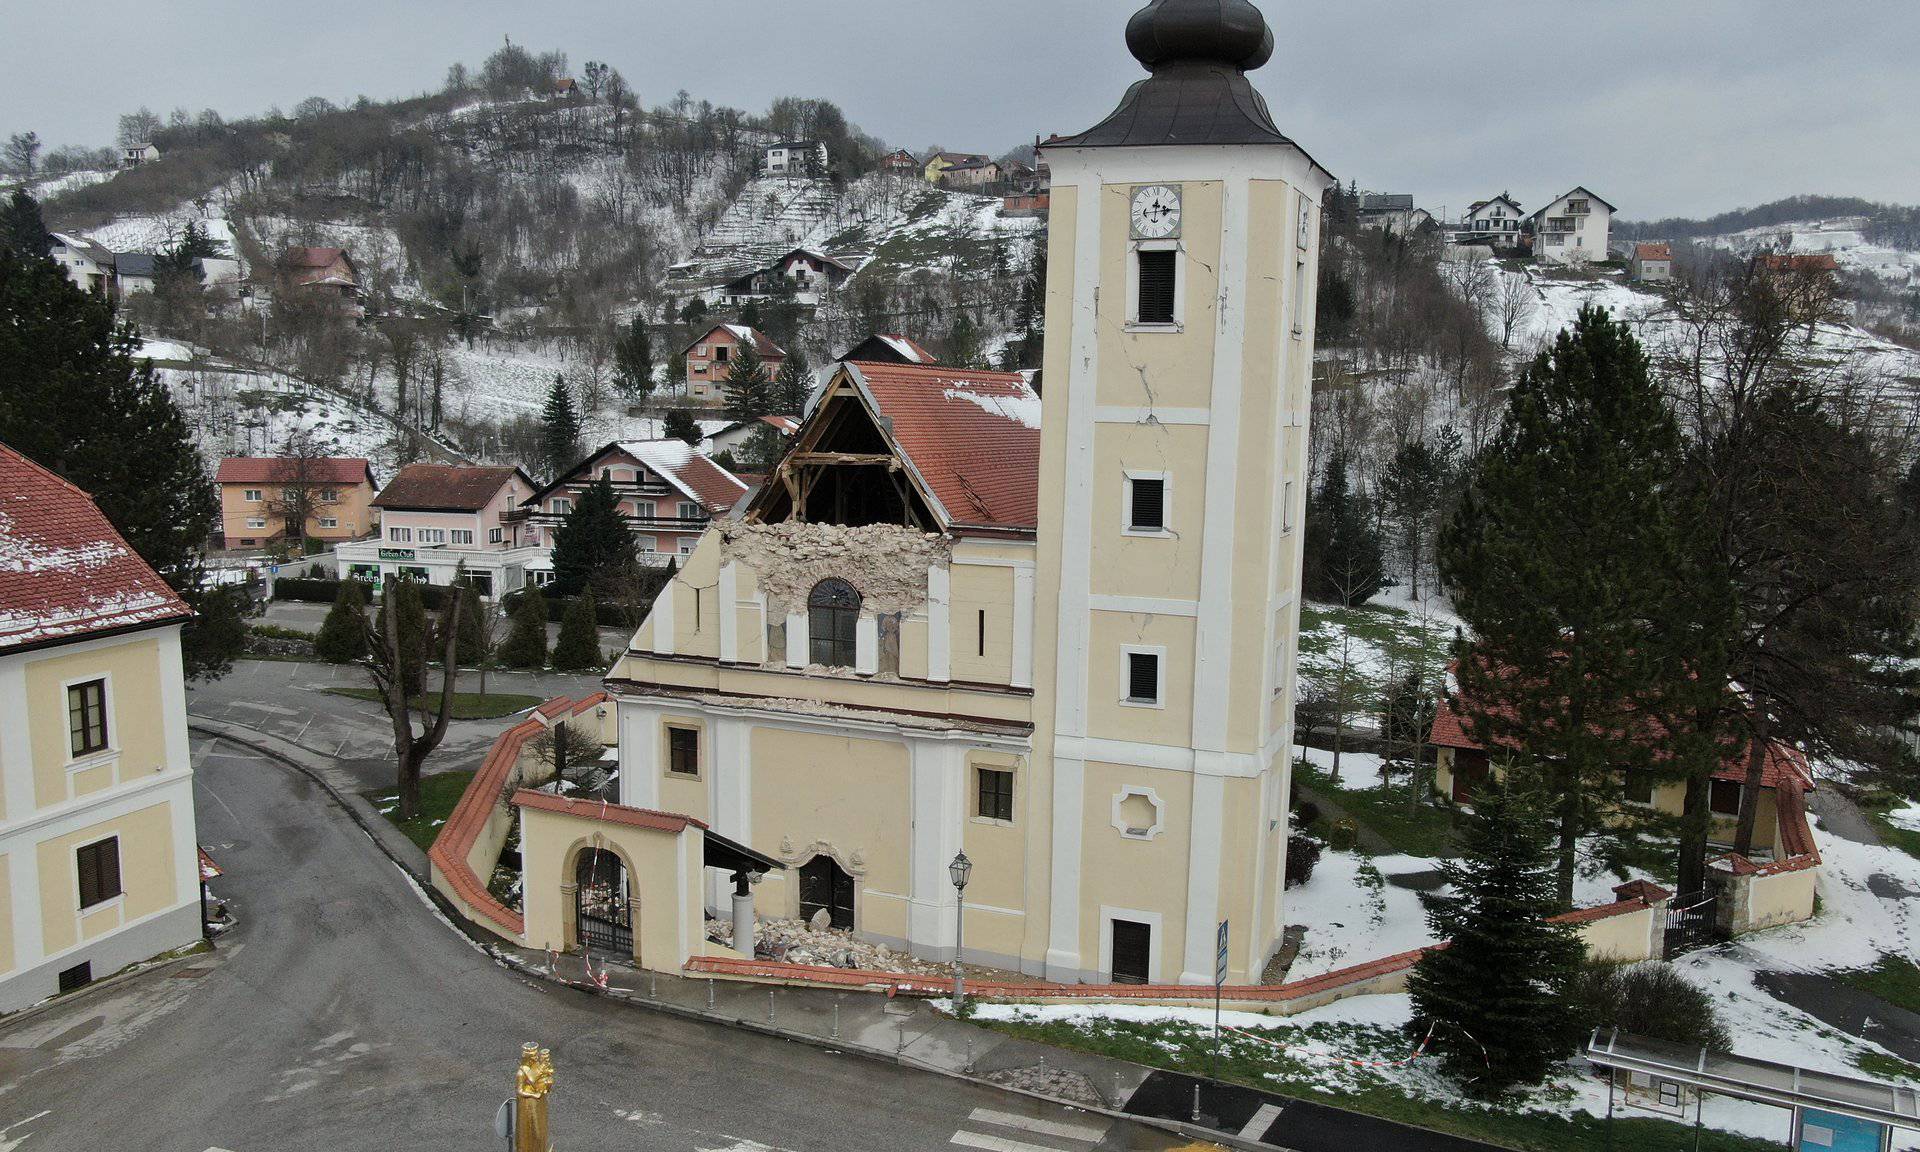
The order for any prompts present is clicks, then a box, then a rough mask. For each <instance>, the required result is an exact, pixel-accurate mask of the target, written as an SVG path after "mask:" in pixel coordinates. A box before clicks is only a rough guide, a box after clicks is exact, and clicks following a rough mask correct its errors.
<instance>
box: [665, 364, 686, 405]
mask: <svg viewBox="0 0 1920 1152" xmlns="http://www.w3.org/2000/svg"><path fill="white" fill-rule="evenodd" d="M686 391H687V358H686V357H685V356H684V355H682V356H669V357H667V395H669V396H683V395H685V394H686Z"/></svg>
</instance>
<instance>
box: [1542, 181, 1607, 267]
mask: <svg viewBox="0 0 1920 1152" xmlns="http://www.w3.org/2000/svg"><path fill="white" fill-rule="evenodd" d="M1613 213H1614V207H1613V205H1611V204H1609V203H1607V202H1606V201H1605V200H1602V199H1600V197H1598V196H1595V195H1594V194H1593V193H1591V192H1589V191H1587V190H1586V189H1585V188H1574V189H1573V190H1572V191H1569V192H1566V193H1563V194H1562V195H1560V196H1558V197H1556V198H1555V199H1554V200H1552V201H1550V202H1549V203H1548V204H1547V206H1546V207H1544V208H1542V209H1540V210H1539V211H1538V212H1535V213H1534V214H1533V215H1532V216H1530V217H1528V219H1530V220H1532V221H1533V255H1534V259H1536V260H1538V261H1540V262H1541V263H1542V264H1585V263H1588V262H1590V261H1594V260H1605V259H1606V258H1607V244H1608V241H1609V240H1610V239H1611V238H1612V235H1613Z"/></svg>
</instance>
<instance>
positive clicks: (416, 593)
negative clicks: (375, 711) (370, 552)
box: [346, 579, 429, 700]
mask: <svg viewBox="0 0 1920 1152" xmlns="http://www.w3.org/2000/svg"><path fill="white" fill-rule="evenodd" d="M346 583H349V584H351V583H353V581H351V580H348V581H346ZM387 590H388V592H389V593H390V594H389V595H387V596H383V597H381V599H380V609H379V611H378V612H376V613H375V614H374V622H373V631H372V632H371V633H370V634H369V635H368V636H367V646H368V648H369V650H373V651H379V650H382V649H376V648H374V645H376V644H377V645H382V646H384V644H385V637H386V634H387V613H388V612H395V613H397V614H398V615H399V624H400V681H401V683H402V684H403V685H405V687H406V692H407V699H409V700H411V699H413V698H414V697H416V696H418V695H420V694H421V692H422V691H424V690H425V688H426V670H427V645H428V641H429V634H428V631H427V608H426V603H425V600H424V598H423V597H422V595H421V592H420V583H419V581H417V580H406V579H402V580H389V581H388V582H387Z"/></svg>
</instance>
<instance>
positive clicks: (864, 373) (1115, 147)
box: [524, 0, 1333, 984]
mask: <svg viewBox="0 0 1920 1152" xmlns="http://www.w3.org/2000/svg"><path fill="white" fill-rule="evenodd" d="M1128 42H1129V45H1130V46H1131V47H1132V48H1133V50H1134V54H1135V55H1136V56H1137V57H1138V58H1139V59H1140V60H1141V61H1142V63H1144V64H1145V65H1146V66H1147V67H1148V68H1149V69H1150V70H1151V71H1152V73H1153V75H1152V76H1151V77H1150V78H1149V79H1146V80H1143V81H1141V82H1140V83H1139V84H1137V85H1135V86H1134V87H1133V88H1132V89H1130V90H1129V91H1128V93H1127V95H1126V97H1125V98H1124V100H1123V101H1122V103H1121V105H1120V107H1119V108H1118V109H1116V111H1115V112H1114V113H1113V114H1112V115H1111V116H1110V117H1108V118H1107V119H1106V120H1105V121H1103V122H1102V123H1100V124H1099V125H1096V126H1095V127H1094V128H1092V129H1090V130H1088V131H1086V132H1083V133H1080V134H1078V135H1076V136H1071V137H1066V138H1055V139H1054V140H1052V141H1050V142H1049V143H1048V144H1046V145H1045V146H1044V149H1043V154H1044V155H1043V158H1044V159H1045V161H1046V162H1047V163H1048V165H1049V166H1050V168H1051V171H1052V176H1053V206H1052V220H1051V226H1050V230H1049V240H1048V243H1049V249H1048V253H1047V268H1048V282H1047V290H1046V307H1047V325H1046V333H1047V334H1046V350H1045V357H1044V366H1045V380H1046V385H1047V386H1046V389H1045V398H1044V401H1042V400H1041V399H1040V398H1038V397H1036V396H1035V395H1034V393H1033V391H1032V390H1031V389H1030V388H1029V387H1028V385H1027V383H1026V381H1025V379H1024V378H1023V377H1021V376H1020V375H1019V374H1010V373H996V372H975V371H966V370H960V369H951V368H943V367H940V366H937V365H920V364H879V363H867V362H848V363H843V364H841V365H840V366H838V367H837V368H836V369H835V371H834V372H833V373H832V374H831V375H830V376H829V378H828V381H827V383H826V385H825V386H824V387H823V388H822V390H821V391H820V393H819V394H818V396H817V398H816V400H815V403H814V407H813V409H812V410H811V412H809V413H808V415H807V418H806V420H805V422H804V423H803V425H802V426H801V428H800V430H799V432H798V433H797V434H796V437H795V441H794V444H793V447H792V448H791V450H790V451H789V453H788V455H787V456H786V458H785V459H784V460H783V461H782V462H781V464H780V465H779V466H778V468H777V469H776V470H775V471H774V473H773V474H772V475H771V476H770V477H769V478H768V480H767V482H766V484H765V485H764V486H763V487H762V489H761V490H760V492H759V493H758V494H757V495H756V496H755V497H754V499H753V500H752V502H751V503H750V504H749V506H748V507H747V509H746V511H745V513H744V515H742V516H741V517H740V518H737V519H732V520H728V521H724V522H717V523H716V524H715V525H714V526H712V527H711V528H709V529H708V531H707V532H706V533H705V535H704V536H703V537H702V539H701V541H700V543H699V544H698V545H697V546H696V547H695V549H694V551H693V553H692V554H691V555H690V556H688V557H687V558H686V560H685V564H684V566H683V567H682V568H681V569H680V570H679V572H678V573H677V574H676V576H675V578H674V579H673V581H672V582H671V583H670V584H669V585H668V586H667V588H666V589H665V590H664V591H663V592H662V594H661V596H660V597H659V599H658V601H657V602H656V603H655V605H654V607H653V610H652V612H651V614H650V616H649V617H648V619H647V620H646V622H645V623H644V624H643V625H642V626H641V627H640V629H639V631H638V632H637V633H636V634H635V636H634V638H633V640H632V643H631V645H630V647H629V650H628V651H627V652H626V654H625V655H623V656H622V658H621V659H620V661H619V662H618V663H617V664H616V665H615V667H614V668H613V670H612V671H611V672H610V674H609V675H608V677H607V680H606V689H607V692H608V695H609V697H610V698H611V700H612V701H613V703H614V704H615V706H616V709H617V717H618V720H617V724H618V747H619V758H620V765H621V772H620V789H621V795H620V803H621V804H622V805H625V806H627V807H629V808H631V809H637V810H642V811H645V812H653V813H656V814H657V813H661V812H665V813H678V814H684V815H686V816H691V817H693V818H694V819H696V820H698V821H701V822H703V823H704V824H706V825H707V826H708V827H710V828H711V829H712V830H713V832H715V833H718V834H720V835H723V836H725V837H727V838H730V839H731V840H732V841H736V842H738V843H739V844H742V845H747V846H749V847H751V848H752V849H753V850H755V851H758V852H760V853H763V854H765V855H767V856H770V857H772V858H774V859H776V860H778V861H780V862H781V863H782V864H784V865H785V866H786V867H785V870H784V871H778V870H776V871H772V872H769V873H768V874H767V875H766V876H765V878H764V880H763V881H762V882H761V884H760V886H759V889H758V891H757V893H756V894H755V900H756V901H757V903H758V905H759V909H758V910H759V912H760V914H762V915H771V916H805V917H822V918H824V919H826V920H828V921H830V922H832V923H833V924H836V925H839V926H842V927H846V928H850V929H851V930H853V931H854V932H856V933H858V934H859V935H861V936H863V937H865V938H868V939H871V940H875V941H880V942H885V943H888V944H890V945H894V946H898V947H903V948H907V949H909V950H911V951H912V952H913V953H915V954H916V955H919V956H922V957H925V958H929V959H936V960H939V959H946V958H950V957H952V956H953V955H954V953H955V951H956V949H957V948H958V949H959V950H961V951H962V953H963V955H964V958H965V959H966V960H968V961H970V962H975V963H985V964H990V965H993V966H996V967H1000V968H1005V969H1011V970H1017V971H1020V972H1024V973H1029V974H1033V975H1041V976H1045V977H1046V978H1048V979H1053V980H1059V981H1069V982H1083V981H1085V982H1105V981H1123V982H1136V983H1147V982H1153V983H1159V982H1165V983H1186V984H1199V983H1206V982H1211V981H1212V980H1213V978H1214V974H1215V956H1216V942H1217V940H1218V934H1219V932H1220V931H1221V927H1222V924H1223V922H1224V923H1225V924H1226V935H1227V945H1226V948H1227V959H1226V968H1227V972H1226V975H1227V978H1228V979H1229V980H1230V981H1233V982H1251V981H1256V980H1258V979H1259V977H1260V975H1261V973H1262V971H1263V970H1264V968H1265V966H1266V964H1267V962H1268V960H1269V959H1270V958H1271V957H1272V955H1273V953H1274V952H1275V951H1276V950H1277V948H1278V944H1279V940H1280V937H1281V932H1282V928H1283V926H1284V924H1285V918H1284V915H1283V910H1282V899H1283V890H1284V883H1283V876H1282V869H1283V866H1284V860H1285V852H1284V844H1285V836H1286V827H1285V825H1286V813H1287V791H1288V765H1289V759H1288V756H1287V755H1286V752H1287V748H1288V745H1289V743H1290V741H1291V727H1290V724H1291V716H1292V700H1293V663H1294V662H1293V653H1294V648H1295V639H1296V635H1297V631H1298V612H1299V601H1298V588H1299V578H1300V559H1301V556H1300V539H1299V535H1300V534H1299V532H1298V531H1297V528H1298V525H1299V523H1300V520H1301V515H1302V511H1303V507H1304V500H1305V490H1306V489H1305V475H1306V445H1307V440H1306V432H1307V429H1306V421H1307V412H1308V407H1309V404H1308V385H1309V379H1310V375H1311V366H1312V360H1313V302H1312V292H1313V285H1314V283H1315V279H1316V276H1315V264H1316V246H1317V241H1318V236H1317V232H1318V227H1319V204H1320V197H1321V194H1322V193H1323V192H1324V191H1325V190H1326V189H1327V188H1329V187H1330V186H1331V185H1332V183H1333V181H1332V177H1330V176H1329V175H1328V174H1327V173H1326V172H1325V171H1324V170H1322V169H1321V168H1320V167H1319V166H1318V165H1317V164H1315V163H1314V162H1313V160H1312V159H1311V158H1310V157H1309V156H1308V155H1307V154H1306V153H1305V152H1304V151H1302V150H1301V149H1300V148H1299V147H1298V146H1297V145H1295V144H1294V143H1293V142H1291V141H1290V140H1289V139H1288V138H1287V137H1286V136H1284V135H1282V134H1281V132H1280V131H1279V130H1278V129H1277V128H1276V127H1275V126H1274V124H1273V122H1272V120H1271V119H1270V117H1269V115H1268V113H1267V110H1266V107H1265V105H1264V103H1263V102H1262V100H1261V98H1260V96H1259V95H1258V94H1257V93H1256V92H1255V91H1254V90H1253V88H1252V87H1251V85H1250V84H1249V82H1248V80H1247V77H1246V75H1245V71H1246V70H1247V69H1250V68H1256V67H1258V66H1260V65H1261V64H1263V63H1265V61H1266V60H1267V58H1268V56H1269V55H1270V54H1271V50H1272V37H1271V34H1270V33H1269V31H1268V30H1267V28H1266V25H1265V22H1264V20H1263V19H1262V17H1261V16H1260V13H1259V11H1258V10H1257V9H1256V8H1254V7H1253V6H1252V5H1251V4H1250V3H1247V0H1227V2H1225V3H1222V0H1155V3H1153V4H1151V5H1149V6H1148V7H1147V8H1146V9H1143V10H1142V11H1141V12H1140V13H1138V14H1136V16H1135V17H1134V19H1133V21H1132V23H1131V24H1130V25H1129V27H1128ZM1176 111H1177V113H1178V114H1177V115H1175V114H1174V113H1175V112H1176ZM939 159H940V158H939V157H936V158H935V161H934V162H938V161H939ZM609 832H610V835H609V839H611V829H610V830H609ZM524 843H531V841H527V842H524ZM529 850H531V849H529ZM963 850H964V851H965V853H966V855H967V856H968V858H969V859H970V860H971V861H972V863H973V867H972V874H971V882H970V883H969V885H968V887H967V889H966V892H965V925H964V932H961V931H959V930H958V925H957V919H958V915H959V908H958V904H959V901H958V900H957V899H956V893H955V889H954V886H953V884H952V883H951V881H950V880H949V875H948V864H949V862H950V861H952V860H953V859H954V858H955V856H956V855H957V854H958V853H960V852H961V851H963ZM623 864H624V865H625V866H626V867H627V868H629V869H633V868H636V867H638V866H639V863H638V862H637V861H623ZM536 877H545V878H547V879H546V881H545V882H542V883H535V878H536ZM554 877H558V878H559V880H560V883H559V885H556V884H554V883H552V882H551V881H552V879H553V878H554ZM590 881H592V882H593V883H599V884H603V881H604V877H597V878H596V877H585V876H568V875H567V874H566V870H565V867H564V865H563V864H558V863H555V862H551V861H542V862H536V861H534V860H532V859H529V861H528V863H527V884H526V893H525V899H526V902H527V903H526V907H527V910H528V912H527V923H528V924H529V926H531V925H533V924H535V923H536V922H552V918H551V917H544V916H542V915H539V914H537V913H536V905H541V904H544V903H551V902H560V901H565V900H571V899H573V897H571V896H569V895H568V894H567V893H568V892H570V891H574V890H575V887H569V886H570V885H571V886H586V885H588V884H589V882H590ZM664 882H665V881H662V883H664ZM704 898H705V901H706V903H707V905H708V907H709V908H712V909H717V910H723V909H724V908H725V907H726V904H727V900H728V894H727V892H726V881H725V879H724V877H722V876H720V875H718V874H715V873H713V872H712V871H711V870H710V871H709V879H707V881H706V891H705V893H704ZM530 931H531V928H530ZM962 941H964V944H963V946H962ZM559 942H562V943H563V942H564V941H559ZM529 943H532V944H535V945H536V946H544V945H547V944H553V943H556V941H549V940H534V939H529Z"/></svg>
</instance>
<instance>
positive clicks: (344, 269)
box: [278, 245, 360, 302]
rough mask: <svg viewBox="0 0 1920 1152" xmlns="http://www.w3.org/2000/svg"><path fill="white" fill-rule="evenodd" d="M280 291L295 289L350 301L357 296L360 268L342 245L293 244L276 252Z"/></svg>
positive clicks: (294, 290) (309, 293) (300, 291)
mask: <svg viewBox="0 0 1920 1152" xmlns="http://www.w3.org/2000/svg"><path fill="white" fill-rule="evenodd" d="M278 271H279V274H280V287H281V290H282V291H283V292H299V293H303V294H308V295H314V296H324V297H330V298H334V299H338V300H343V301H348V302H351V301H352V300H354V299H355V298H356V297H358V296H359V295H360V269H359V268H358V267H356V266H355V265H354V262H353V257H352V256H350V255H348V254H347V250H346V249H345V248H330V247H308V246H304V245H296V246H294V247H291V248H288V249H287V250H286V251H285V252H282V253H281V254H280V261H279V265H278Z"/></svg>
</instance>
